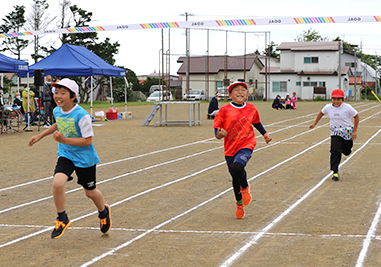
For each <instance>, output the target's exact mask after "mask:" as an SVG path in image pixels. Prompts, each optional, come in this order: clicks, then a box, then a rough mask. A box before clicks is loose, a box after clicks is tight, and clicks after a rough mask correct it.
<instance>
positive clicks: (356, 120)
mask: <svg viewBox="0 0 381 267" xmlns="http://www.w3.org/2000/svg"><path fill="white" fill-rule="evenodd" d="M353 118H354V119H355V121H354V123H353V132H352V140H356V139H357V128H358V126H359V123H360V116H359V114H358V113H357V114H356V116H354V117H353Z"/></svg>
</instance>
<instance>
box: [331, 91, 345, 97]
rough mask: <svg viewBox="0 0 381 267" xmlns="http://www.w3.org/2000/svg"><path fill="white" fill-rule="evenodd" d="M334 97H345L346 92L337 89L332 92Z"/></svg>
mask: <svg viewBox="0 0 381 267" xmlns="http://www.w3.org/2000/svg"><path fill="white" fill-rule="evenodd" d="M332 97H337V98H340V97H344V91H343V90H341V89H335V90H333V91H332Z"/></svg>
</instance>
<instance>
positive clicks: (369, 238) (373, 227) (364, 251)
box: [356, 205, 381, 267]
mask: <svg viewBox="0 0 381 267" xmlns="http://www.w3.org/2000/svg"><path fill="white" fill-rule="evenodd" d="M380 215H381V205H379V206H378V210H377V212H376V215H375V216H374V219H373V221H372V224H371V226H370V228H369V230H368V233H367V234H366V238H365V239H364V242H363V245H362V250H361V252H360V255H359V257H358V259H357V262H356V267H362V266H363V263H364V260H365V257H366V255H367V252H368V249H369V246H370V242H372V238H373V237H374V233H375V232H376V230H377V225H378V222H379V221H380Z"/></svg>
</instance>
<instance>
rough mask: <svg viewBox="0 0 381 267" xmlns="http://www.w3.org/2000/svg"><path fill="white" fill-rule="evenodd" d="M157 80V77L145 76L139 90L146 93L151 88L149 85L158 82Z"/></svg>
mask: <svg viewBox="0 0 381 267" xmlns="http://www.w3.org/2000/svg"><path fill="white" fill-rule="evenodd" d="M159 82H160V80H159V79H157V78H151V77H147V80H145V81H144V82H143V83H142V86H141V91H142V92H145V93H148V92H149V89H150V88H151V86H152V85H157V84H160V83H159Z"/></svg>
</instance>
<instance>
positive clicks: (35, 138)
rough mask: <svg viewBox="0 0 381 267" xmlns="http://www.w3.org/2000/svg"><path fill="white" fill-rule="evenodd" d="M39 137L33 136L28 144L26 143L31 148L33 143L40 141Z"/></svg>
mask: <svg viewBox="0 0 381 267" xmlns="http://www.w3.org/2000/svg"><path fill="white" fill-rule="evenodd" d="M40 139H41V137H40V135H35V136H33V137H32V138H30V140H29V142H28V145H29V146H30V147H32V146H33V145H34V144H35V143H37V142H38V141H40Z"/></svg>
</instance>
